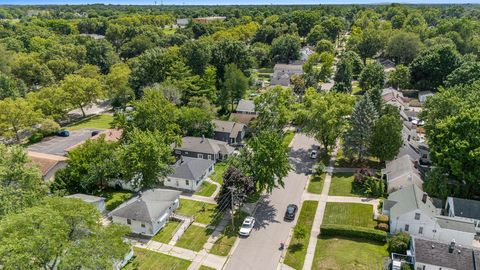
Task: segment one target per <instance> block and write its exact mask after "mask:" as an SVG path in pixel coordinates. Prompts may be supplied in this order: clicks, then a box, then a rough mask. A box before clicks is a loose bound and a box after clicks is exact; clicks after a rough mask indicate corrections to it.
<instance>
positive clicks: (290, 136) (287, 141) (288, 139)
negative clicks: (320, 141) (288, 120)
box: [283, 130, 295, 147]
mask: <svg viewBox="0 0 480 270" xmlns="http://www.w3.org/2000/svg"><path fill="white" fill-rule="evenodd" d="M294 136H295V132H294V131H292V130H289V131H287V132H286V133H285V135H284V137H283V145H285V146H286V147H288V146H289V145H290V142H291V141H292V140H293V137H294Z"/></svg>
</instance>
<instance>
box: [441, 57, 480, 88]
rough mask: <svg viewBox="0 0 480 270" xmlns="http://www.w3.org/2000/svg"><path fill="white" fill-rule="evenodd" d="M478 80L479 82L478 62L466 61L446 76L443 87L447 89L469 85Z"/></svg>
mask: <svg viewBox="0 0 480 270" xmlns="http://www.w3.org/2000/svg"><path fill="white" fill-rule="evenodd" d="M478 80H480V62H477V61H466V62H464V63H463V64H462V65H461V66H460V67H458V68H457V69H455V70H454V71H453V72H452V73H450V75H448V76H447V80H446V81H445V85H446V86H447V87H450V86H456V85H461V84H464V85H469V84H471V83H473V82H474V81H478Z"/></svg>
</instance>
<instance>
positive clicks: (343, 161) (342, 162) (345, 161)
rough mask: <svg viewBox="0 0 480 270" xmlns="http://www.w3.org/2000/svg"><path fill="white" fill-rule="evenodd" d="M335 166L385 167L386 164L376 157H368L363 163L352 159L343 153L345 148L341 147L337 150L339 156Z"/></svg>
mask: <svg viewBox="0 0 480 270" xmlns="http://www.w3.org/2000/svg"><path fill="white" fill-rule="evenodd" d="M335 167H345V168H362V167H368V168H373V169H383V168H384V164H383V163H380V161H379V160H378V159H376V158H374V157H368V158H367V159H366V160H365V161H363V162H361V163H359V162H358V160H357V159H353V160H350V158H348V157H346V156H345V155H344V154H343V150H342V148H341V147H340V148H339V149H338V151H337V157H336V158H335Z"/></svg>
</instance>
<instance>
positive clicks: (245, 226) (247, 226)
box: [239, 217, 255, 236]
mask: <svg viewBox="0 0 480 270" xmlns="http://www.w3.org/2000/svg"><path fill="white" fill-rule="evenodd" d="M253 226H255V218H254V217H247V218H245V220H243V223H242V226H241V227H240V232H239V234H240V235H241V236H249V235H250V232H251V231H252V229H253Z"/></svg>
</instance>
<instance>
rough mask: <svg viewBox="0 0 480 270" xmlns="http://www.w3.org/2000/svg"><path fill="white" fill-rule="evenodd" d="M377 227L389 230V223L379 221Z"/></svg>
mask: <svg viewBox="0 0 480 270" xmlns="http://www.w3.org/2000/svg"><path fill="white" fill-rule="evenodd" d="M377 229H379V230H382V231H385V232H388V224H387V223H378V225H377Z"/></svg>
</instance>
